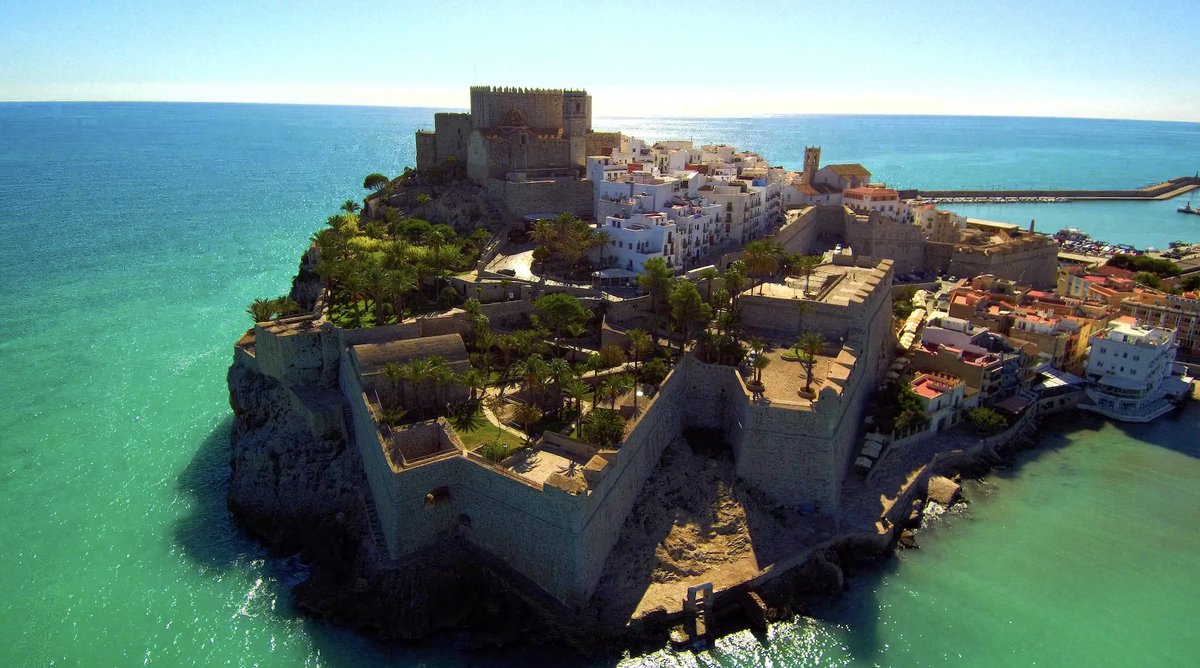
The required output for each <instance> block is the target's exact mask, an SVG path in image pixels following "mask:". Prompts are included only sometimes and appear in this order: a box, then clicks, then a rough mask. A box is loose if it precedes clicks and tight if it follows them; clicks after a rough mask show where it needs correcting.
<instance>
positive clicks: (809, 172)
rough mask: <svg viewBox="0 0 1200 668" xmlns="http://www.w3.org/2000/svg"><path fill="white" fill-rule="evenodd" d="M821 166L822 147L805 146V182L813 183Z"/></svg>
mask: <svg viewBox="0 0 1200 668" xmlns="http://www.w3.org/2000/svg"><path fill="white" fill-rule="evenodd" d="M820 168H821V147H820V146H806V147H804V182H805V183H807V184H808V185H810V186H811V185H812V184H813V181H814V180H816V178H817V170H818V169H820Z"/></svg>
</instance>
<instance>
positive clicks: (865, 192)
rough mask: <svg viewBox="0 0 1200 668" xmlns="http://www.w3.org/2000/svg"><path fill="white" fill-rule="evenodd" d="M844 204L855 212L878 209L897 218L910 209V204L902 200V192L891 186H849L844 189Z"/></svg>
mask: <svg viewBox="0 0 1200 668" xmlns="http://www.w3.org/2000/svg"><path fill="white" fill-rule="evenodd" d="M842 204H844V205H846V206H848V207H850V208H851V209H853V210H854V212H855V213H868V212H870V211H878V212H879V213H882V214H884V215H885V216H887V217H888V218H893V219H896V220H899V219H900V218H901V216H902V215H903V214H905V213H906V212H907V211H908V206H907V205H906V204H904V203H903V202H901V201H900V193H898V192H896V191H895V190H892V189H891V188H875V187H862V188H847V189H845V190H843V191H842Z"/></svg>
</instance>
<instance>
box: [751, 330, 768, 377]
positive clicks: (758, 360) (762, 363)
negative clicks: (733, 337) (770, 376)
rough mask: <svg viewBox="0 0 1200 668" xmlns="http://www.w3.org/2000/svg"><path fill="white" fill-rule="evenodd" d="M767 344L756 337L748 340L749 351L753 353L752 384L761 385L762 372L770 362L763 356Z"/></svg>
mask: <svg viewBox="0 0 1200 668" xmlns="http://www.w3.org/2000/svg"><path fill="white" fill-rule="evenodd" d="M766 347H767V343H766V342H765V341H763V340H762V339H760V338H758V337H754V338H753V339H750V349H751V350H753V351H754V382H755V383H756V384H758V385H762V370H763V369H765V368H767V365H768V364H770V363H771V360H770V359H769V358H767V357H766V356H765V355H763V350H764V349H765V348H766Z"/></svg>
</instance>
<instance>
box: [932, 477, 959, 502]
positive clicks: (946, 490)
mask: <svg viewBox="0 0 1200 668" xmlns="http://www.w3.org/2000/svg"><path fill="white" fill-rule="evenodd" d="M961 494H962V487H961V486H960V485H959V484H958V483H956V482H954V481H953V480H951V479H949V478H947V477H945V476H940V475H938V476H934V477H932V478H930V479H929V486H928V487H927V488H926V490H925V498H927V499H929V500H930V501H934V502H936V503H937V504H939V505H942V506H945V507H946V508H949V507H950V506H952V505H954V502H955V501H958V499H959V498H960V496H961Z"/></svg>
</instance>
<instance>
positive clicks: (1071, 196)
mask: <svg viewBox="0 0 1200 668" xmlns="http://www.w3.org/2000/svg"><path fill="white" fill-rule="evenodd" d="M1198 187H1200V177H1196V176H1180V177H1177V178H1173V179H1170V180H1168V181H1163V182H1161V183H1155V184H1153V185H1149V186H1144V187H1142V188H1137V189H1133V190H1086V189H1079V190H1070V189H1068V190H1056V189H1039V190H1017V189H1005V190H918V189H911V190H901V191H900V197H901V198H903V199H913V198H918V197H920V198H923V199H937V200H946V199H951V200H958V201H965V200H970V201H974V202H997V201H1000V202H1003V201H1022V200H1028V201H1047V200H1048V201H1072V200H1163V199H1171V198H1172V197H1177V196H1179V195H1182V194H1184V193H1188V192H1191V191H1192V190H1195V189H1196V188H1198Z"/></svg>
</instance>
